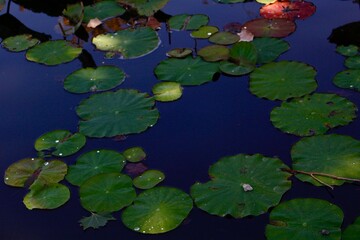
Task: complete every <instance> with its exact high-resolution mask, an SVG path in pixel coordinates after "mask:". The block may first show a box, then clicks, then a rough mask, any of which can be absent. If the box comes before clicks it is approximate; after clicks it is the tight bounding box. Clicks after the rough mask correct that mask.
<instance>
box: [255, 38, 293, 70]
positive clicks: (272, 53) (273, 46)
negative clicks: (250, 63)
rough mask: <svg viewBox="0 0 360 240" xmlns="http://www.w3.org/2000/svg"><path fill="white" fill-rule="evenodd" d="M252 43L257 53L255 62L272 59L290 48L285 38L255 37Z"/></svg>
mask: <svg viewBox="0 0 360 240" xmlns="http://www.w3.org/2000/svg"><path fill="white" fill-rule="evenodd" d="M253 44H254V45H255V47H256V50H257V54H258V59H257V62H258V63H260V64H262V63H269V62H272V61H274V60H275V59H277V58H278V57H279V56H280V55H281V54H282V53H284V52H286V51H287V50H289V48H290V45H289V44H288V43H287V42H286V41H285V40H282V39H278V38H255V39H254V40H253Z"/></svg>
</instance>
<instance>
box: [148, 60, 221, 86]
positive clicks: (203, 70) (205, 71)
mask: <svg viewBox="0 0 360 240" xmlns="http://www.w3.org/2000/svg"><path fill="white" fill-rule="evenodd" d="M218 69H219V68H218V64H217V63H210V62H206V61H203V60H202V59H201V58H200V57H197V58H192V57H187V58H184V59H176V58H170V59H166V60H163V61H162V62H160V64H159V65H157V66H156V68H155V75H156V76H157V78H158V79H159V80H161V81H170V82H178V83H180V84H181V85H201V84H203V83H206V82H209V81H211V80H212V79H213V77H214V74H215V73H217V72H218Z"/></svg>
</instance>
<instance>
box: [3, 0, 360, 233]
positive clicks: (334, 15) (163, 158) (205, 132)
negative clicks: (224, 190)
mask: <svg viewBox="0 0 360 240" xmlns="http://www.w3.org/2000/svg"><path fill="white" fill-rule="evenodd" d="M206 2H207V4H206ZM313 2H314V4H315V5H316V6H317V12H316V13H315V15H313V16H312V17H310V18H308V19H306V20H304V21H297V30H296V32H295V33H293V34H292V35H290V36H289V37H287V38H285V40H287V41H288V42H289V43H290V45H291V49H290V50H289V51H288V52H286V53H285V54H283V55H282V56H281V57H280V59H282V60H297V61H303V62H305V63H308V64H310V65H312V66H314V67H315V68H316V70H317V72H318V73H317V77H316V79H317V81H318V84H319V87H318V89H317V92H335V93H338V94H340V95H343V96H345V97H347V98H349V99H350V100H352V101H354V102H355V103H356V104H357V105H358V106H360V105H359V104H360V95H359V93H356V92H352V91H347V90H341V89H339V88H337V87H335V86H334V85H333V84H332V78H333V76H334V75H335V74H336V73H337V72H339V71H341V70H343V69H344V66H343V61H344V58H343V57H342V56H340V55H339V54H337V53H335V45H334V44H331V43H329V42H328V40H327V38H328V36H329V35H330V33H331V31H332V29H334V28H336V27H339V26H341V25H344V24H346V23H350V22H354V21H359V20H360V11H359V5H357V4H355V3H352V1H335V0H328V1H321V0H318V1H313ZM259 8H260V5H259V4H257V3H246V4H235V5H219V4H215V3H213V2H212V1H211V0H208V1H204V0H171V1H170V3H169V4H168V5H167V6H166V7H165V8H164V9H163V11H164V12H166V13H167V14H170V15H175V14H180V13H193V14H195V13H203V14H207V15H208V16H209V17H210V23H209V24H211V25H216V26H218V27H220V28H221V27H222V26H223V25H225V24H226V23H228V22H234V21H236V22H241V23H244V22H245V21H247V20H250V19H253V18H255V17H257V16H259V13H258V12H259ZM3 12H4V11H2V12H0V14H2V13H3ZM10 12H11V14H12V15H14V16H15V17H16V18H18V19H19V20H20V21H21V22H22V23H24V24H25V25H26V26H28V27H29V28H31V29H33V30H35V31H38V32H44V33H47V34H51V35H52V38H53V39H60V38H61V35H60V34H59V33H57V32H56V31H55V30H54V26H55V25H56V23H57V17H49V16H47V15H45V14H42V13H32V12H31V11H29V10H26V9H25V10H21V8H20V7H19V6H18V5H16V4H12V6H11V11H10ZM159 34H160V37H161V39H162V44H161V46H160V48H159V49H157V50H156V51H155V52H153V53H152V54H150V55H148V56H145V57H143V58H139V59H134V60H121V59H112V60H107V59H104V58H103V53H102V52H99V51H95V50H94V47H93V46H92V45H91V44H90V43H85V44H84V47H85V48H86V49H87V50H88V51H89V52H90V54H91V55H92V56H93V58H94V60H95V62H96V64H97V65H102V64H113V65H117V66H119V67H121V68H122V69H123V70H124V71H125V72H126V73H127V74H128V75H129V76H128V78H127V79H126V80H125V82H124V83H123V84H122V85H121V86H120V87H121V88H134V89H138V90H140V91H144V92H151V88H152V86H153V85H154V84H155V83H157V82H158V81H157V79H156V78H155V76H154V75H153V69H154V67H155V66H156V65H157V64H158V63H159V62H160V61H161V60H163V59H165V58H166V57H165V52H167V51H168V50H170V49H172V48H175V47H193V46H194V40H193V39H191V38H190V37H189V32H174V33H173V34H172V36H171V40H172V44H171V45H169V43H168V42H169V41H168V35H167V33H166V31H165V29H164V28H163V29H162V30H161V31H160V32H159ZM207 44H208V43H207V41H200V42H199V43H198V48H201V47H202V46H205V45H207ZM79 68H81V62H80V61H78V60H75V61H73V62H71V63H68V64H63V65H59V66H55V67H46V66H44V65H40V64H36V63H32V62H27V61H26V60H25V53H23V52H22V53H10V52H7V51H6V50H4V49H0V82H1V85H0V121H1V122H0V128H1V131H0V133H1V135H0V166H1V169H0V172H1V173H2V174H3V172H4V171H5V169H6V168H7V167H8V166H9V165H10V164H11V163H13V162H15V161H17V160H20V159H22V158H26V157H35V156H36V151H35V150H34V148H33V143H34V141H35V139H36V138H37V137H38V136H40V135H41V134H43V133H45V132H48V131H51V130H55V129H68V130H70V131H73V132H74V131H77V123H78V118H77V116H76V114H75V107H76V106H77V105H78V103H79V102H80V101H81V100H82V99H84V98H86V97H87V95H86V94H85V95H74V94H70V93H68V92H66V91H65V90H63V86H62V80H63V79H64V78H65V77H66V76H67V75H68V74H69V73H71V72H73V71H74V70H77V69H79ZM279 104H280V102H273V101H268V100H264V99H259V98H257V97H255V96H253V95H252V94H251V93H250V92H249V90H248V77H225V76H220V78H219V79H218V80H217V81H215V82H211V83H208V84H205V85H203V86H199V87H185V89H184V94H183V96H182V98H181V99H180V100H178V101H176V102H171V103H157V108H158V109H159V111H160V115H161V117H160V120H159V122H158V124H156V125H155V126H154V127H153V128H151V129H149V130H148V131H146V132H144V133H141V134H138V135H130V136H128V137H127V139H126V140H124V141H114V140H112V139H88V142H87V144H86V147H85V148H84V149H82V150H81V151H80V152H79V153H78V154H76V155H74V156H71V157H68V158H66V159H65V161H66V162H67V163H69V164H72V163H74V162H75V160H76V157H77V156H79V155H80V154H81V153H84V152H86V151H89V150H93V149H95V148H109V149H114V150H118V151H123V150H125V149H126V148H129V147H132V146H141V147H143V148H144V149H145V151H146V152H147V154H148V158H147V160H146V162H145V163H146V165H147V166H148V167H149V168H153V169H159V170H162V171H163V172H164V173H165V174H166V180H165V181H164V182H163V185H165V186H173V187H178V188H181V189H183V190H184V191H186V192H189V188H190V186H191V185H192V184H194V183H195V182H196V181H201V182H205V181H207V180H208V175H207V170H208V167H209V166H210V165H211V164H213V163H214V162H216V161H217V160H218V159H219V158H221V157H223V156H228V155H235V154H238V153H246V154H253V153H261V154H264V155H266V156H278V157H280V158H281V159H282V160H283V161H284V162H285V163H287V164H289V163H290V149H291V146H292V145H293V144H294V143H295V142H297V141H298V140H299V139H300V138H298V137H295V136H291V135H287V134H284V133H282V132H280V131H278V130H277V129H275V128H274V127H273V126H272V125H271V123H270V121H269V113H270V111H271V110H272V108H273V107H275V106H278V105H279ZM331 132H336V133H340V134H347V135H351V136H353V137H355V138H357V139H360V120H359V119H357V120H355V121H354V122H353V123H351V124H350V125H348V126H345V127H341V128H338V129H335V130H332V131H331ZM0 189H1V192H0V194H1V198H0V199H1V200H0V202H1V214H0V226H1V227H0V239H4V240H8V239H34V240H38V239H39V240H42V239H53V240H55V239H126V240H129V239H131V240H134V239H171V240H184V239H208V240H210V239H250V240H260V239H265V237H264V229H265V225H266V224H267V223H268V214H263V215H261V216H258V217H250V218H244V219H232V218H221V217H216V216H211V215H209V214H207V213H205V212H203V211H201V210H199V209H197V208H194V209H193V210H192V212H191V214H190V215H189V217H188V219H186V220H185V221H184V223H183V224H182V225H181V226H180V227H179V228H177V229H175V230H173V231H171V232H168V233H165V234H162V235H155V236H148V235H139V234H138V233H135V232H133V231H130V230H128V229H127V228H126V227H124V226H123V224H122V223H121V221H111V222H110V223H109V224H108V225H107V226H106V227H105V228H101V229H98V230H87V231H83V230H82V229H81V228H80V227H79V225H78V221H79V220H80V218H82V217H83V216H86V215H88V213H87V212H86V211H85V210H83V209H82V207H81V206H80V203H79V200H78V192H77V188H71V191H72V197H71V200H70V202H68V203H67V204H66V205H64V206H63V207H61V208H59V209H56V210H51V211H39V210H32V211H29V210H27V209H26V208H25V206H24V205H23V203H22V198H23V196H24V195H25V194H26V190H24V189H16V188H11V187H7V186H5V185H4V184H1V187H0ZM298 197H315V198H322V199H326V200H328V201H330V202H332V203H334V204H337V205H338V206H340V207H341V208H342V209H343V211H344V213H345V219H344V225H343V226H347V225H348V224H350V223H351V222H352V221H353V220H354V219H355V218H356V217H357V216H360V205H359V202H360V186H357V185H350V184H345V185H344V186H341V187H336V188H335V190H334V191H328V190H327V189H326V188H324V187H321V188H319V187H314V186H312V185H309V184H306V183H302V182H299V181H297V180H296V179H293V187H292V189H291V190H290V191H289V192H287V193H286V194H285V195H284V197H283V200H287V199H292V198H298ZM115 217H117V218H119V217H120V214H119V213H117V214H115Z"/></svg>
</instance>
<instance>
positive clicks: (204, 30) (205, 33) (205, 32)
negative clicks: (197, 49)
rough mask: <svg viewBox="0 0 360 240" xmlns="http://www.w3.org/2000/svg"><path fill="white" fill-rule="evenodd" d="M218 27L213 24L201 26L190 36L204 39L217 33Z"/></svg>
mask: <svg viewBox="0 0 360 240" xmlns="http://www.w3.org/2000/svg"><path fill="white" fill-rule="evenodd" d="M218 31H219V29H218V28H217V27H214V26H202V27H200V28H199V29H198V30H196V31H193V32H192V33H191V34H190V36H191V37H193V38H200V39H206V38H209V37H210V36H212V35H213V34H214V33H217V32H218Z"/></svg>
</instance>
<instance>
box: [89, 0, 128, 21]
mask: <svg viewBox="0 0 360 240" xmlns="http://www.w3.org/2000/svg"><path fill="white" fill-rule="evenodd" d="M123 13H125V9H124V8H123V7H122V6H120V5H119V4H118V3H117V2H116V1H103V2H97V3H95V4H93V5H88V6H86V7H85V8H84V19H83V22H85V23H88V22H89V21H90V20H91V19H95V18H97V19H99V20H105V19H106V18H110V17H115V16H118V15H121V14H123Z"/></svg>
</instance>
